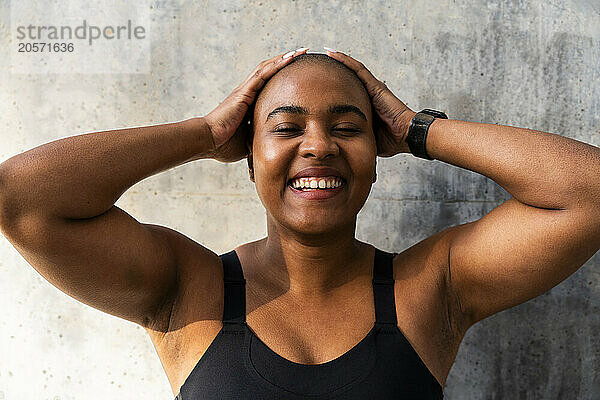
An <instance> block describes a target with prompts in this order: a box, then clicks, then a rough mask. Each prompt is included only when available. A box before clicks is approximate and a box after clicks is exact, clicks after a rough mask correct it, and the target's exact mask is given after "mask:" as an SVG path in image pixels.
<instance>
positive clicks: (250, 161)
mask: <svg viewBox="0 0 600 400" xmlns="http://www.w3.org/2000/svg"><path fill="white" fill-rule="evenodd" d="M250 115H251V114H250ZM246 123H247V124H248V128H249V129H248V135H246V148H247V149H248V156H247V157H246V158H247V160H248V175H250V181H252V182H254V162H253V158H252V142H253V141H254V126H252V118H251V117H249V118H248V120H247V122H246Z"/></svg>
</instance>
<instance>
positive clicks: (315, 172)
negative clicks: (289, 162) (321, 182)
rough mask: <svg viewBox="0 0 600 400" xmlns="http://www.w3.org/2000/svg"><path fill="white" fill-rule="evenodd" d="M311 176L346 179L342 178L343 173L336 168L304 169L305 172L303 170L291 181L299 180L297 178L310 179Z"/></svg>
mask: <svg viewBox="0 0 600 400" xmlns="http://www.w3.org/2000/svg"><path fill="white" fill-rule="evenodd" d="M309 176H314V177H321V176H337V177H338V178H342V179H344V177H343V176H342V174H341V172H340V171H338V170H337V169H335V168H331V167H310V168H304V169H303V170H301V171H300V172H298V173H297V174H296V175H294V176H293V177H291V178H290V180H292V179H297V178H305V177H309Z"/></svg>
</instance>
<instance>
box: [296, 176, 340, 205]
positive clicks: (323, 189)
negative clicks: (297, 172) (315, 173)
mask: <svg viewBox="0 0 600 400" xmlns="http://www.w3.org/2000/svg"><path fill="white" fill-rule="evenodd" d="M288 187H289V188H290V190H291V192H292V194H294V195H295V196H298V197H300V198H302V199H306V200H324V199H329V198H331V197H334V196H336V195H338V194H339V193H340V192H341V191H342V190H344V188H345V187H346V181H345V180H344V179H342V178H340V177H337V176H319V177H302V178H296V179H292V180H290V181H289V183H288Z"/></svg>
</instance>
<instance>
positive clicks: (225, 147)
mask: <svg viewBox="0 0 600 400" xmlns="http://www.w3.org/2000/svg"><path fill="white" fill-rule="evenodd" d="M307 50H308V49H306V48H301V49H298V50H296V51H294V52H288V53H286V54H280V55H278V56H276V57H273V58H271V59H268V60H265V61H263V62H261V63H260V64H258V66H257V67H256V68H255V69H254V71H252V73H251V74H250V75H248V77H247V78H246V80H245V81H244V82H242V84H241V85H239V86H238V87H236V88H235V89H234V90H233V92H231V94H229V96H227V98H225V100H223V102H221V104H219V105H218V106H217V107H216V108H215V109H214V110H213V111H211V112H210V113H209V114H208V115H206V117H205V120H206V122H207V123H208V126H209V128H210V131H211V135H212V138H213V142H214V151H213V157H212V158H214V159H215V160H218V161H222V162H234V161H238V160H241V159H243V158H245V157H246V156H247V154H248V148H247V144H246V138H247V137H248V135H249V133H250V130H251V129H252V128H251V126H250V125H249V121H250V120H249V113H248V110H249V109H250V107H251V105H252V104H253V103H254V100H255V99H256V95H257V93H258V92H259V91H260V89H261V88H262V87H263V86H264V84H265V82H267V81H268V80H269V78H271V77H272V76H273V75H274V74H275V73H277V71H279V70H280V69H281V68H283V67H284V66H286V65H287V64H288V63H289V62H290V61H291V60H292V59H293V58H294V57H295V56H298V55H300V54H304V53H306V51H307Z"/></svg>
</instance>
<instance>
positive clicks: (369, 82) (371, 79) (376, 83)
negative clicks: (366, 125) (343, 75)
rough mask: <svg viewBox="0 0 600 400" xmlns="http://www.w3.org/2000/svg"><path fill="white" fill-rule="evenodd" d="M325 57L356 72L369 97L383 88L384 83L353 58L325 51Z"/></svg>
mask: <svg viewBox="0 0 600 400" xmlns="http://www.w3.org/2000/svg"><path fill="white" fill-rule="evenodd" d="M327 55H328V56H329V57H331V58H334V59H336V60H338V61H339V62H341V63H342V64H344V65H346V66H347V67H348V68H350V69H351V70H353V71H354V72H356V75H358V77H359V78H360V80H361V81H362V82H363V83H364V84H365V87H366V88H367V91H368V92H369V95H370V96H371V97H373V96H374V95H375V94H377V93H378V92H380V91H381V89H382V87H384V86H385V83H383V82H381V81H380V80H378V79H377V78H375V76H373V74H372V73H371V71H369V70H368V69H367V67H365V65H364V64H363V63H361V62H360V61H358V60H355V59H354V58H352V57H350V56H349V55H347V54H344V53H342V52H340V51H331V50H327Z"/></svg>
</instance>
